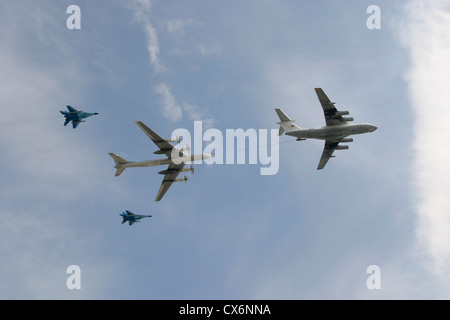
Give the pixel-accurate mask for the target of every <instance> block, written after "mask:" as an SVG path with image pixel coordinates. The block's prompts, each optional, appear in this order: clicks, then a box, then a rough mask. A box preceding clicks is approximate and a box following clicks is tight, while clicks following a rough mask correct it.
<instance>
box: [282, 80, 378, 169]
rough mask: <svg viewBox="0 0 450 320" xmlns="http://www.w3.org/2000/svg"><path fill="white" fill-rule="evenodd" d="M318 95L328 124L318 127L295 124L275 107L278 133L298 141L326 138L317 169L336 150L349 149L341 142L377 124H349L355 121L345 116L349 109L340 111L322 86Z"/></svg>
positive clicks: (348, 140) (372, 128)
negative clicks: (301, 126)
mask: <svg viewBox="0 0 450 320" xmlns="http://www.w3.org/2000/svg"><path fill="white" fill-rule="evenodd" d="M315 90H316V93H317V97H318V98H319V101H320V104H321V105H322V108H323V112H324V114H325V122H326V126H325V127H322V128H318V129H303V128H300V127H299V126H297V125H295V124H294V122H295V120H292V119H291V118H289V117H288V116H287V115H286V114H285V113H284V112H283V111H282V110H281V109H275V111H276V112H277V114H278V117H279V118H280V120H281V121H280V122H277V124H279V125H280V131H279V133H278V135H282V134H283V133H284V132H286V135H288V136H293V137H296V138H297V141H302V140H306V139H320V140H325V147H324V150H323V153H322V157H321V158H320V161H319V165H318V167H317V170H321V169H323V168H324V167H325V165H326V164H327V162H328V160H329V159H330V158H333V157H334V156H333V152H334V150H345V149H348V145H340V144H339V143H341V142H352V141H353V139H352V138H347V137H348V136H350V135H354V134H361V133H367V132H373V131H375V130H376V129H377V126H375V125H373V124H369V123H362V124H349V123H348V122H349V121H353V118H352V117H343V116H346V115H348V114H349V112H348V111H338V110H337V109H336V107H335V106H334V104H335V102H331V101H330V99H328V97H327V95H326V94H325V92H323V90H322V89H321V88H316V89H315Z"/></svg>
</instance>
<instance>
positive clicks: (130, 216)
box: [119, 210, 151, 226]
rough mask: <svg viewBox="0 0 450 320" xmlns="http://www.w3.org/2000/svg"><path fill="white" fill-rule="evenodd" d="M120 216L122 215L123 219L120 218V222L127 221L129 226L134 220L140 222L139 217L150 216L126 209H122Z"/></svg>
mask: <svg viewBox="0 0 450 320" xmlns="http://www.w3.org/2000/svg"><path fill="white" fill-rule="evenodd" d="M119 215H120V216H122V218H123V220H122V224H124V223H125V222H127V221H128V224H129V225H130V226H131V225H132V224H133V223H135V222H141V221H140V220H141V219H144V218H150V217H151V216H150V215H141V214H134V213H133V212H130V211H128V210H125V211H123V212H122V213H121V214H119Z"/></svg>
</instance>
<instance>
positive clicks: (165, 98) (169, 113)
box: [155, 83, 183, 122]
mask: <svg viewBox="0 0 450 320" xmlns="http://www.w3.org/2000/svg"><path fill="white" fill-rule="evenodd" d="M155 92H156V93H157V94H159V95H160V104H161V107H162V113H163V116H164V118H166V119H167V120H169V121H171V122H177V121H180V120H181V117H182V116H183V110H182V108H181V107H180V106H179V105H178V103H177V101H176V99H175V96H174V95H173V94H172V92H171V91H170V88H169V86H168V85H166V84H164V83H161V84H158V85H157V86H155Z"/></svg>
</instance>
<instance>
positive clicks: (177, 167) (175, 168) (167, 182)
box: [155, 162, 184, 201]
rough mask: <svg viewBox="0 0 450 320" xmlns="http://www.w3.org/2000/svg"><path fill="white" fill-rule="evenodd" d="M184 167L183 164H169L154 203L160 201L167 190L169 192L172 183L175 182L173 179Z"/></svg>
mask: <svg viewBox="0 0 450 320" xmlns="http://www.w3.org/2000/svg"><path fill="white" fill-rule="evenodd" d="M183 167H184V162H182V163H181V164H174V163H172V164H170V165H169V167H168V168H167V170H166V172H167V173H166V174H165V175H164V179H163V181H162V183H161V187H160V188H159V191H158V194H157V195H156V199H155V201H160V200H161V199H162V198H163V197H164V195H165V194H166V192H167V190H169V188H170V186H171V185H172V183H174V182H175V179H176V178H177V176H178V174H179V173H180V172H181V170H182V169H183Z"/></svg>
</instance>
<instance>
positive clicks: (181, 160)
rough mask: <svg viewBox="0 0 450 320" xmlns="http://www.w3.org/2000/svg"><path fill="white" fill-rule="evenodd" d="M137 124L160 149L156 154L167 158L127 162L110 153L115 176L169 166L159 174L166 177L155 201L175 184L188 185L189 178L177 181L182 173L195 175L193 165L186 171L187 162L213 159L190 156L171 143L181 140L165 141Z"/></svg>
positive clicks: (202, 156)
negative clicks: (132, 171) (182, 183)
mask: <svg viewBox="0 0 450 320" xmlns="http://www.w3.org/2000/svg"><path fill="white" fill-rule="evenodd" d="M136 124H137V125H138V126H139V128H141V129H142V131H144V133H145V134H146V135H147V136H148V137H149V138H150V139H151V140H152V141H153V142H154V143H155V144H156V146H157V147H158V148H159V150H157V151H155V152H154V154H164V155H165V156H166V158H164V159H159V160H147V161H139V162H134V161H127V160H125V159H124V158H121V157H119V156H117V155H115V154H114V153H109V155H110V156H111V158H113V160H114V163H115V168H116V169H117V170H116V174H115V176H116V177H117V176H120V174H121V173H122V172H123V171H124V170H125V169H126V168H134V167H153V166H159V165H166V164H167V165H169V167H168V168H167V169H166V170H163V171H160V172H159V174H162V175H164V178H163V181H162V184H161V187H160V188H159V191H158V194H157V195H156V199H155V201H160V200H161V199H162V198H163V197H164V195H165V194H166V192H167V190H169V188H170V186H171V185H172V183H174V182H181V181H184V182H186V183H187V181H188V180H189V179H188V177H187V176H184V177H183V178H179V179H177V176H178V174H179V173H180V172H187V171H191V172H192V173H194V167H193V166H192V165H191V167H190V168H187V169H184V166H185V163H186V162H193V161H197V160H206V159H209V158H211V155H210V154H201V155H193V156H189V155H187V154H186V153H184V151H185V150H186V149H187V148H175V147H174V146H173V145H172V144H171V143H170V142H178V143H179V142H180V138H177V139H169V140H166V139H163V138H161V136H160V135H158V134H157V133H156V132H154V131H153V130H152V129H150V128H149V127H147V126H146V125H145V124H144V123H143V122H141V121H136ZM172 155H175V156H176V157H175V158H174V157H172Z"/></svg>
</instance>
